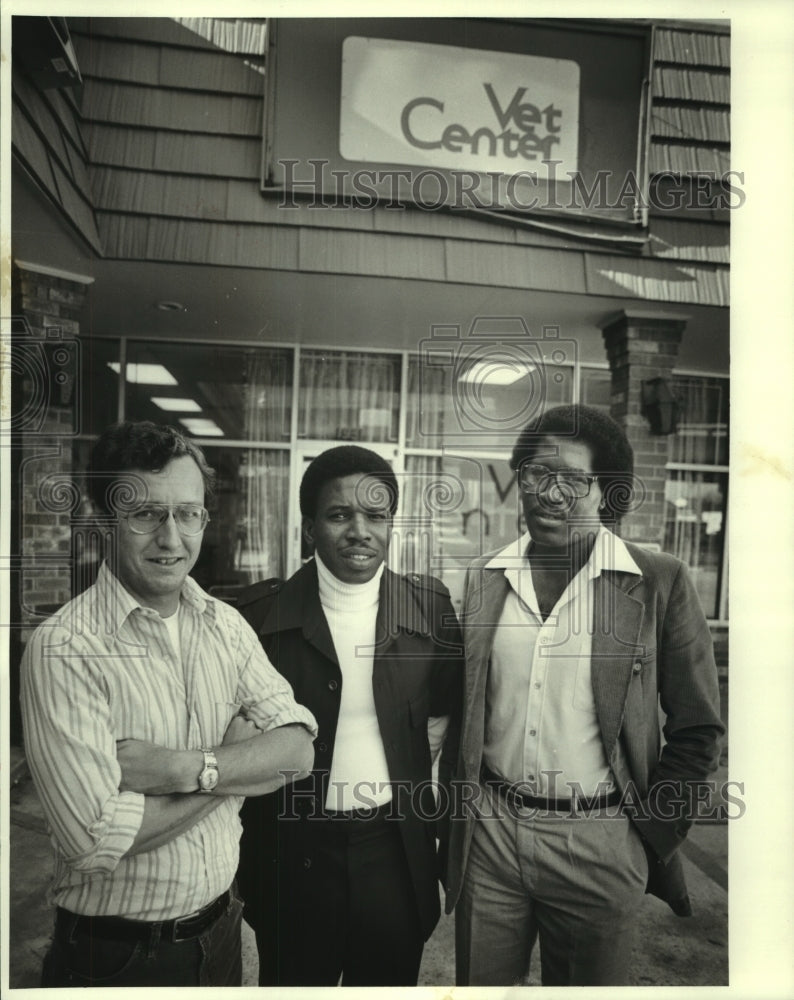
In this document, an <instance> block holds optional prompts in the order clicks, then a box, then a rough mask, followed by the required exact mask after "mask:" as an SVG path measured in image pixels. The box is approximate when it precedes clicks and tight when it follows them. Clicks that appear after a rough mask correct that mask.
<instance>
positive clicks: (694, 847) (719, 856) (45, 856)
mask: <svg viewBox="0 0 794 1000" xmlns="http://www.w3.org/2000/svg"><path fill="white" fill-rule="evenodd" d="M726 689H727V685H726ZM726 689H725V690H723V714H724V716H726V717H727V690H726ZM723 761H727V747H726V748H725V749H724V750H723ZM10 777H11V782H12V787H11V817H10V818H11V823H10V833H11V857H10V872H9V876H10V899H9V932H10V942H9V952H10V953H9V969H10V971H9V985H10V987H12V988H30V987H35V986H38V984H39V975H40V970H41V962H42V959H43V957H44V954H45V952H46V950H47V946H48V942H49V935H50V930H51V925H52V911H51V909H50V907H49V905H48V904H47V901H46V898H45V897H46V889H47V885H48V882H49V878H50V875H51V872H52V860H51V852H50V845H49V840H48V838H47V834H46V831H45V824H44V818H43V815H42V811H41V806H40V805H39V802H38V797H37V795H36V792H35V790H34V788H33V784H32V781H31V779H30V777H29V775H28V772H27V767H26V765H25V761H24V756H23V755H22V752H21V751H19V750H17V749H12V773H11V776H10ZM714 777H715V779H716V780H717V782H722V781H724V780H726V778H727V767H726V766H725V764H723V765H721V766H720V769H719V771H718V772H717V774H716V775H714ZM728 826H729V824H727V823H724V822H723V823H698V824H696V825H695V826H694V827H693V829H692V830H691V831H690V834H689V837H688V838H687V840H686V841H685V843H684V845H683V847H682V849H681V851H682V856H683V862H684V869H685V872H686V877H687V883H688V886H689V894H690V898H691V900H692V908H693V910H694V916H692V917H687V918H680V917H676V916H675V915H674V914H673V913H672V911H671V910H669V909H668V907H667V906H665V904H664V903H662V902H661V901H660V900H658V899H655V898H654V897H652V896H648V897H646V899H645V902H644V905H643V907H642V910H641V913H640V916H639V918H638V921H637V923H638V932H637V939H636V940H637V943H636V946H635V949H634V960H633V962H632V969H633V974H632V985H641V986H720V985H727V984H728ZM243 930H244V936H243V985H246V986H255V985H256V982H257V957H256V945H255V942H254V937H253V933H252V932H251V931H250V929H249V928H248V927H247V926H246V925H244V927H243ZM536 950H537V949H536ZM454 982H455V933H454V916H450V917H442V919H441V922H440V923H439V925H438V927H437V928H436V930H435V933H434V934H433V936H432V938H431V939H430V941H429V942H428V944H427V946H426V947H425V953H424V958H423V961H422V968H421V971H420V977H419V985H420V986H423V985H427V986H431V985H433V986H449V985H451V984H453V983H454ZM529 983H530V984H532V985H537V984H539V983H540V966H539V961H538V957H537V955H535V956H533V962H532V967H531V969H530V978H529Z"/></svg>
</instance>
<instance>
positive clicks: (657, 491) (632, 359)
mask: <svg viewBox="0 0 794 1000" xmlns="http://www.w3.org/2000/svg"><path fill="white" fill-rule="evenodd" d="M687 319H688V317H687V316H681V315H672V314H670V313H653V312H640V311H625V310H621V311H620V312H618V313H613V314H612V315H610V316H608V317H607V318H606V319H605V320H604V321H603V322H602V323H600V324H599V325H600V326H601V332H602V334H603V337H604V345H605V347H606V352H607V358H608V359H609V367H610V370H611V372H612V404H611V412H612V416H613V417H614V418H615V420H617V422H618V423H619V424H620V425H621V427H623V429H624V430H625V432H626V434H627V435H628V439H629V441H630V442H631V445H632V447H633V448H634V472H635V475H636V476H638V477H639V479H641V481H642V486H643V487H644V490H645V499H644V501H643V502H642V504H641V505H640V506H639V507H638V508H637V509H636V510H634V511H632V512H631V513H630V514H628V515H627V516H626V518H625V520H624V522H623V524H622V528H621V534H622V535H623V537H624V538H627V539H628V540H630V541H634V542H644V543H651V544H661V542H662V538H663V533H664V483H665V475H666V473H665V464H666V462H667V454H668V439H667V437H666V436H662V435H655V434H651V429H650V425H649V423H648V421H647V419H646V418H645V417H644V416H643V415H642V413H641V407H642V397H641V392H642V383H643V382H644V381H645V380H647V379H651V378H656V377H659V376H662V377H668V376H670V374H671V372H672V369H673V366H674V365H675V362H676V359H677V357H678V346H679V344H680V342H681V335H682V334H683V332H684V329H685V328H686V321H687Z"/></svg>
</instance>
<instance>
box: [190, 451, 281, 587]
mask: <svg viewBox="0 0 794 1000" xmlns="http://www.w3.org/2000/svg"><path fill="white" fill-rule="evenodd" d="M203 451H204V453H205V454H206V456H207V461H208V462H209V463H210V465H211V466H212V467H213V468H214V469H215V472H216V475H217V488H216V491H215V496H214V497H213V498H212V500H211V501H210V502H208V504H207V507H208V508H209V511H210V518H211V520H210V523H209V524H208V525H207V529H206V531H205V532H204V543H203V545H202V547H201V555H200V556H199V559H198V562H197V563H196V566H195V569H194V570H193V576H194V577H195V579H196V580H197V581H198V582H199V583H200V584H201V586H202V587H204V588H205V589H206V590H208V591H209V592H210V593H211V594H213V595H215V596H217V597H222V598H230V597H231V598H232V599H233V598H234V595H235V594H236V592H237V591H238V590H239V589H240V587H242V586H244V585H246V584H249V583H255V582H256V581H257V580H266V579H268V578H270V577H275V576H279V577H283V576H284V575H285V568H286V560H287V552H286V548H287V531H286V524H287V494H288V488H289V453H288V452H287V451H267V450H260V449H253V448H212V447H205V448H204V449H203Z"/></svg>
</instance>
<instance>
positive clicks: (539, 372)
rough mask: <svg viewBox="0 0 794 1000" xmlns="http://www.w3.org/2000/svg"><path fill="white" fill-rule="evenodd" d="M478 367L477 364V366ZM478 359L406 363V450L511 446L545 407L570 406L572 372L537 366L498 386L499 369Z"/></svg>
mask: <svg viewBox="0 0 794 1000" xmlns="http://www.w3.org/2000/svg"><path fill="white" fill-rule="evenodd" d="M478 365H482V367H481V368H478V367H477V366H478ZM497 369H498V366H492V367H490V368H489V367H488V365H486V364H484V363H483V362H482V360H481V359H478V358H469V359H467V360H466V361H465V362H463V363H460V364H458V363H457V362H454V363H453V361H450V360H449V358H448V357H445V356H443V355H438V356H434V355H426V356H422V357H421V358H420V357H412V358H410V359H409V362H408V399H407V401H406V402H407V413H406V418H407V419H406V442H407V444H408V447H414V448H440V447H441V446H442V445H449V446H453V447H454V446H455V445H456V444H458V443H460V444H461V445H463V444H466V445H469V444H471V443H472V442H473V441H475V442H476V444H477V445H478V446H481V447H483V446H484V447H497V448H505V447H512V446H513V443H514V442H515V439H516V438H517V437H518V435H519V433H520V432H521V431H522V430H523V429H524V427H526V426H527V424H529V423H530V422H531V421H532V420H533V419H537V417H538V416H539V415H540V414H541V413H542V412H543V409H544V408H545V407H548V406H557V405H559V404H560V403H571V402H573V368H571V367H570V366H567V365H537V366H534V367H532V368H531V369H530V370H528V371H526V372H524V373H523V374H521V376H520V377H519V378H516V379H515V381H512V382H509V383H508V384H502V383H501V382H497V381H495V380H496V379H500V378H502V377H504V375H505V370H504V368H502V369H498V370H497Z"/></svg>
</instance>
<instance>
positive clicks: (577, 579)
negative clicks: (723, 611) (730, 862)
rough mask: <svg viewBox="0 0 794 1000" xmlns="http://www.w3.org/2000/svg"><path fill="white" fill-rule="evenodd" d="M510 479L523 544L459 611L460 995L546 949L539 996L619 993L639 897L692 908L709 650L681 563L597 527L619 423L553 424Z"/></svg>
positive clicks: (550, 418) (486, 574)
mask: <svg viewBox="0 0 794 1000" xmlns="http://www.w3.org/2000/svg"><path fill="white" fill-rule="evenodd" d="M512 467H513V469H514V470H515V471H516V475H517V477H518V485H519V488H520V491H521V495H522V503H523V512H524V518H525V522H526V525H527V533H526V534H525V535H524V536H523V537H522V538H521V539H520V540H519V541H518V543H512V545H510V546H508V547H507V548H505V549H504V550H502V551H501V552H499V553H496V554H495V555H494V554H491V555H486V556H483V557H482V558H480V559H478V560H476V561H475V562H474V563H473V565H472V566H471V567H470V570H469V572H468V575H467V580H466V592H465V597H464V609H463V618H462V625H463V629H464V641H465V646H466V668H465V669H466V681H465V694H464V713H463V720H462V731H461V739H460V754H459V763H458V768H457V777H456V780H455V781H454V782H453V785H452V792H453V796H452V797H453V801H454V803H455V806H454V818H453V822H452V832H451V835H450V848H449V873H448V881H447V890H448V891H447V911H448V912H449V911H451V910H452V908H453V907H454V906H455V904H456V903H457V912H456V945H457V947H456V950H457V981H458V984H459V985H509V984H512V983H516V982H521V980H522V979H523V977H524V976H525V974H526V972H527V969H528V966H529V959H530V954H531V951H532V947H533V945H534V943H535V941H536V939H539V941H540V952H541V967H542V981H543V984H544V985H561V986H562V985H621V984H624V983H625V982H626V981H627V976H628V962H629V958H630V950H631V949H630V932H631V927H632V923H633V920H634V916H635V913H636V907H637V906H638V905H639V903H640V901H641V899H642V896H643V894H644V893H645V892H646V891H648V892H653V893H654V894H656V895H658V896H660V897H661V898H663V899H665V900H666V901H667V902H668V903H669V904H670V906H671V907H672V908H673V910H674V911H675V912H676V913H678V914H679V915H686V914H688V913H689V912H691V911H690V907H689V900H688V897H687V894H686V888H685V885H684V880H683V871H682V868H681V863H680V859H679V857H678V855H677V853H676V849H677V848H678V846H679V845H680V844H681V842H682V840H683V839H684V837H685V836H686V832H687V829H688V827H689V826H690V825H691V822H692V816H693V813H694V812H695V805H696V801H697V785H698V782H702V781H703V780H704V779H705V778H706V777H707V775H708V774H710V773H711V772H712V771H713V770H714V769H715V768H716V765H717V761H718V755H719V739H720V736H721V734H722V732H723V726H722V724H721V722H720V715H719V692H718V684H717V674H716V668H715V665H714V660H713V655H712V645H711V638H710V634H709V630H708V627H707V624H706V620H705V617H704V615H703V612H702V611H701V609H700V605H699V603H698V599H697V595H696V593H695V590H694V587H693V585H692V583H691V581H690V579H689V575H688V573H687V571H686V568H685V566H684V565H683V564H682V563H681V562H679V561H678V560H677V559H675V558H673V557H672V556H670V555H667V554H663V553H654V552H649V551H646V550H644V549H642V548H640V547H638V546H636V545H631V544H629V543H624V542H623V541H622V540H621V539H620V538H618V537H617V536H616V535H615V534H614V533H613V532H611V531H610V530H609V527H608V526H609V525H612V526H614V524H615V523H616V522H617V520H618V519H619V517H620V515H621V513H622V510H621V506H623V509H625V504H626V500H627V498H628V497H629V496H630V494H631V480H632V470H633V455H632V451H631V447H630V445H629V443H628V440H627V439H626V437H625V435H624V434H623V432H622V430H621V429H620V427H619V426H618V425H617V424H616V423H615V422H614V421H612V420H611V419H610V418H609V417H607V416H605V415H603V414H602V413H600V412H599V411H596V410H593V409H590V408H588V407H583V406H579V407H557V408H555V409H552V410H549V411H547V412H546V413H545V414H544V415H543V417H542V418H541V420H540V421H539V423H538V424H537V425H536V426H533V427H531V428H527V430H525V431H524V432H523V434H522V435H521V436H520V437H519V440H518V442H517V444H516V447H515V449H514V452H513V456H512ZM659 705H661V708H662V711H663V713H664V729H663V735H664V741H662V739H661V738H660V732H659V709H658V706H659Z"/></svg>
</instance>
